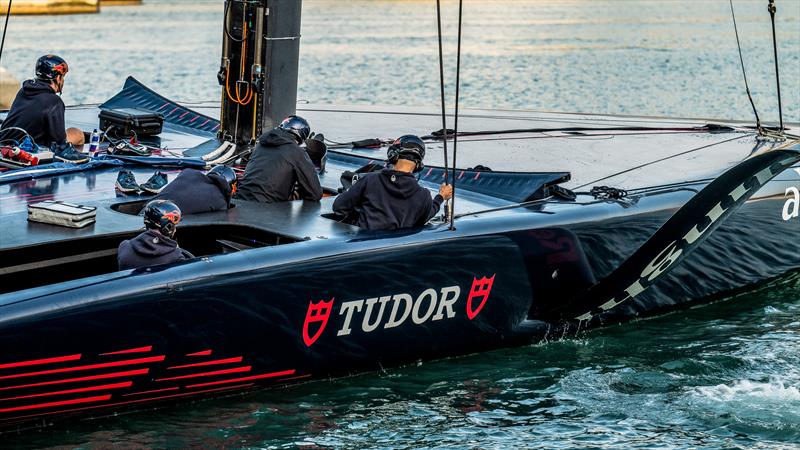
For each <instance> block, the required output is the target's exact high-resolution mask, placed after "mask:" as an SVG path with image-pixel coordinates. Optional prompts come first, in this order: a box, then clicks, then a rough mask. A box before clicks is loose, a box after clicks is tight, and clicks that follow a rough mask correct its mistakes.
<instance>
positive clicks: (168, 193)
mask: <svg viewBox="0 0 800 450" xmlns="http://www.w3.org/2000/svg"><path fill="white" fill-rule="evenodd" d="M230 193H231V187H230V185H229V184H228V183H227V182H226V181H225V179H224V178H222V177H220V176H217V175H216V174H211V175H206V174H204V173H203V172H201V171H199V170H195V169H184V170H183V171H182V172H181V173H179V174H178V176H177V177H175V179H174V180H172V183H170V184H168V185H166V186H164V189H163V190H162V191H161V192H160V193H159V194H158V195H156V196H155V197H154V199H158V200H169V201H171V202H173V203H175V204H176V205H178V208H180V209H181V214H183V215H187V214H197V213H202V212H209V211H225V210H226V209H228V198H230Z"/></svg>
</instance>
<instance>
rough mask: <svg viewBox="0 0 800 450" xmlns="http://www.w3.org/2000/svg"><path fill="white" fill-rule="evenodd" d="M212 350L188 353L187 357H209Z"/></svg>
mask: <svg viewBox="0 0 800 450" xmlns="http://www.w3.org/2000/svg"><path fill="white" fill-rule="evenodd" d="M210 354H211V350H203V351H202V352H195V353H187V354H186V356H209V355H210Z"/></svg>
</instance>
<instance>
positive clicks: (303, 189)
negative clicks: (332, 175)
mask: <svg viewBox="0 0 800 450" xmlns="http://www.w3.org/2000/svg"><path fill="white" fill-rule="evenodd" d="M310 134H311V127H309V125H308V122H306V120H305V119H303V118H302V117H298V116H289V117H287V118H286V119H284V120H283V122H281V123H280V125H278V127H276V128H274V129H272V130H270V131H268V132H266V133H264V134H262V135H261V137H260V138H259V139H258V145H256V147H255V148H254V149H253V154H252V156H251V157H250V161H249V162H248V163H247V166H246V167H245V169H244V177H242V181H241V183H239V193H238V194H237V196H236V197H237V198H240V199H242V200H251V201H257V202H264V203H277V202H285V201H287V200H296V199H302V200H311V201H319V199H320V198H322V186H321V185H320V184H319V176H318V175H317V170H316V169H315V168H314V164H313V163H312V162H311V159H310V158H309V156H308V154H306V152H305V151H304V150H303V149H302V148H300V144H302V143H303V142H305V140H306V139H308V137H309V135H310ZM293 194H294V195H293Z"/></svg>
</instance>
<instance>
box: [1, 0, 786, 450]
mask: <svg viewBox="0 0 800 450" xmlns="http://www.w3.org/2000/svg"><path fill="white" fill-rule="evenodd" d="M465 3H466V5H465V8H466V12H465V24H464V33H465V34H464V36H465V37H464V46H465V47H464V60H463V63H462V64H463V73H462V80H463V85H462V94H463V97H462V105H464V106H467V107H492V108H530V109H547V110H563V111H586V112H600V113H621V114H645V115H671V116H693V117H716V118H734V119H749V118H750V117H752V113H751V111H750V106H749V103H748V102H747V99H746V97H745V96H744V94H743V88H742V84H741V73H740V69H739V62H738V56H737V54H736V47H735V41H734V37H733V30H732V26H731V23H730V11H729V9H728V8H729V6H728V3H727V2H726V1H711V0H709V1H685V2H677V1H663V2H661V1H574V0H573V1H552V2H551V1H511V0H500V1H480V2H478V1H469V0H468V1H466V2H465ZM735 6H736V8H737V18H738V20H739V25H740V35H741V37H742V45H743V51H744V54H745V61H746V64H747V70H748V76H749V80H750V86H751V90H752V92H753V95H754V97H755V100H756V104H757V106H758V108H759V112H760V114H761V116H762V117H763V118H766V119H768V120H777V109H776V106H775V105H776V103H777V101H776V97H775V95H774V74H773V72H772V70H773V69H772V56H771V55H772V53H771V51H772V50H771V41H770V39H771V36H770V29H769V18H768V17H769V16H768V13H767V12H766V0H763V1H762V0H758V1H741V0H737V1H736V2H735ZM778 8H779V10H778V24H777V26H778V33H779V38H780V47H779V52H780V54H779V57H780V58H781V60H780V61H781V78H782V90H783V103H784V119H785V120H787V121H794V122H798V121H800V1H796V0H789V1H779V2H778ZM221 12H222V7H221V2H213V3H206V2H177V1H175V2H147V3H146V4H145V5H143V6H139V7H126V8H106V9H105V10H104V11H103V12H102V14H99V15H88V16H72V17H35V18H34V17H12V18H11V23H10V28H9V35H8V37H7V41H6V46H5V50H4V53H3V60H2V64H3V66H5V67H7V68H9V69H10V70H11V71H12V72H14V73H16V74H17V75H18V76H19V77H24V76H25V75H27V74H29V73H30V72H31V71H32V68H31V65H32V62H33V61H34V60H35V58H36V57H37V56H39V55H40V54H42V53H44V52H47V51H50V52H55V53H59V54H61V55H63V56H64V57H65V58H67V60H68V61H69V62H70V63H71V67H72V70H71V72H70V76H69V78H68V81H67V88H66V89H67V90H66V92H65V95H64V99H65V101H66V102H67V103H68V104H76V103H96V102H101V101H103V100H105V99H106V98H108V97H109V96H111V95H113V94H114V93H115V92H116V91H117V90H118V89H119V88H120V86H121V85H122V82H123V80H124V78H125V77H126V76H127V75H134V76H135V77H137V78H139V79H140V80H142V81H143V82H145V83H146V84H148V85H149V86H151V87H152V88H154V89H155V90H157V91H159V92H162V93H164V94H166V95H168V96H170V97H172V98H175V99H179V100H182V101H185V102H193V101H206V100H211V99H214V98H218V96H219V88H218V86H217V85H216V78H215V73H216V67H217V65H218V63H219V52H220V34H221V29H220V26H221V25H220V24H221ZM454 12H455V4H454V3H452V2H446V6H445V13H446V15H447V16H448V17H449V18H450V19H452V18H453V17H454V15H453V13H454ZM303 14H304V18H303V30H302V34H303V40H302V44H301V62H300V64H301V70H300V85H301V86H300V93H299V97H300V98H302V99H307V100H308V101H310V102H313V103H335V104H384V105H426V106H431V105H437V102H438V84H437V83H438V73H437V66H436V59H435V58H436V55H437V53H436V46H435V45H436V42H435V36H436V35H435V28H434V27H435V7H434V3H433V1H432V0H430V1H383V0H372V1H366V0H348V1H344V0H305V1H304V10H303ZM445 29H446V33H447V37H448V39H449V41H450V44H448V47H447V48H446V51H447V52H448V53H450V54H452V53H453V50H454V46H453V45H452V42H454V31H455V23H454V21H453V20H448V23H447V24H446V27H445ZM447 63H448V64H449V65H450V66H451V67H452V66H453V64H454V58H452V57H450V58H448V61H447ZM451 92H452V91H451ZM531 168H535V161H533V162H532V163H531ZM798 443H800V274H795V275H790V276H787V277H785V278H784V279H782V280H778V281H776V282H775V283H773V284H771V285H769V286H766V287H763V288H761V289H759V290H757V291H754V292H751V293H748V294H745V295H740V296H737V297H735V298H731V299H727V300H726V301H723V302H720V303H717V304H714V305H710V306H707V307H703V308H697V309H692V310H688V311H682V312H678V313H674V314H672V315H668V316H664V317H660V318H656V319H653V320H648V321H641V322H636V323H631V324H627V325H623V326H618V327H613V328H608V329H605V330H597V331H593V332H590V333H588V334H586V335H583V336H581V337H580V338H579V339H570V340H566V341H562V342H551V343H544V344H540V345H534V346H528V347H523V348H517V349H510V350H502V351H495V352H490V353H485V354H480V355H474V356H468V357H462V358H456V359H449V360H444V361H437V362H431V363H424V364H421V365H419V366H415V367H407V368H403V369H396V370H390V371H388V372H386V373H380V374H367V375H361V376H357V377H353V378H348V379H344V380H336V381H330V382H314V383H309V384H306V385H302V386H295V387H290V388H287V389H281V390H277V391H262V392H258V393H253V394H248V395H246V396H236V397H231V398H226V399H219V400H213V401H207V402H201V403H195V404H191V405H183V406H181V407H173V408H169V409H164V410H160V411H157V412H154V413H138V414H132V415H125V416H121V417H117V418H111V419H102V420H93V421H85V422H79V423H71V424H69V425H60V426H56V427H52V428H48V429H45V430H42V431H35V432H31V433H27V434H24V435H11V436H9V435H3V436H0V447H28V448H30V447H45V448H47V447H53V448H73V447H78V448H109V447H112V446H114V447H121V448H141V447H153V448H185V447H212V448H217V447H227V448H237V447H244V448H284V447H289V448H293V447H353V448H362V447H467V448H469V447H483V448H485V447H489V448H492V447H541V448H580V447H595V448H598V447H599V448H604V447H616V448H644V447H646V448H675V447H693V448H800V445H798Z"/></svg>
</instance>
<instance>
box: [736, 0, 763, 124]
mask: <svg viewBox="0 0 800 450" xmlns="http://www.w3.org/2000/svg"><path fill="white" fill-rule="evenodd" d="M728 1H729V3H730V5H731V17H732V18H733V31H734V32H735V33H736V47H738V48H739V62H740V63H741V65H742V77H744V89H745V91H747V98H749V99H750V106H752V107H753V114H754V115H755V116H756V128H758V134H761V133H762V130H761V119H759V118H758V111H756V104H755V103H754V102H753V96H752V95H750V86H748V85H747V73H746V72H745V70H744V58H743V57H742V46H741V45H740V44H739V29H738V28H737V27H736V14H735V13H734V12H733V0H728Z"/></svg>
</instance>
